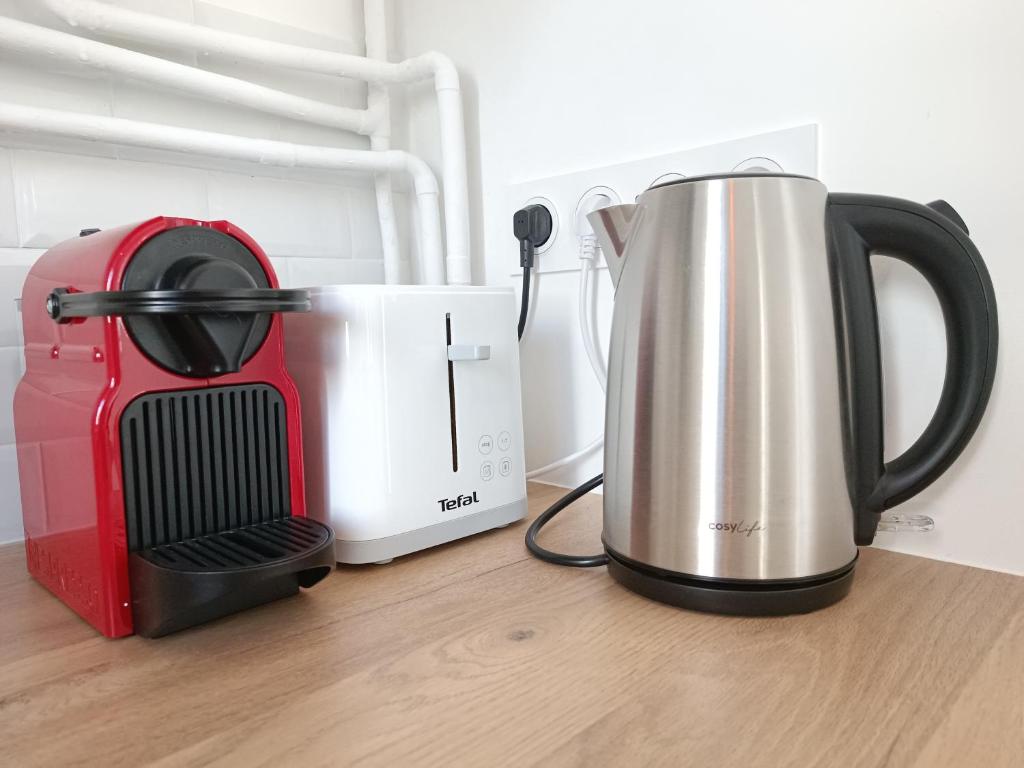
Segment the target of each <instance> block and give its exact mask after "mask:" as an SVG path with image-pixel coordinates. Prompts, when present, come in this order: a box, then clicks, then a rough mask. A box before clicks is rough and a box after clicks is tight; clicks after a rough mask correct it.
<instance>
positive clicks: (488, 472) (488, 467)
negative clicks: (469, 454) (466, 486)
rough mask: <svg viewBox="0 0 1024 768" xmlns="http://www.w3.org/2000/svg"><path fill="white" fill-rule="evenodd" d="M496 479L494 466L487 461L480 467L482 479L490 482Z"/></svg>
mask: <svg viewBox="0 0 1024 768" xmlns="http://www.w3.org/2000/svg"><path fill="white" fill-rule="evenodd" d="M493 477H494V465H493V464H491V462H489V461H485V462H484V463H483V464H481V465H480V479H481V480H490V479H491V478H493Z"/></svg>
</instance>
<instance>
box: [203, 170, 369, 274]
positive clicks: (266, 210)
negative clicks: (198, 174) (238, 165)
mask: <svg viewBox="0 0 1024 768" xmlns="http://www.w3.org/2000/svg"><path fill="white" fill-rule="evenodd" d="M209 199H210V205H209V212H210V216H211V217H212V218H214V219H228V220H229V221H232V222H234V223H235V224H237V225H238V226H240V227H241V228H242V229H244V230H245V231H246V232H248V233H249V234H250V235H252V236H253V237H254V238H256V242H258V243H259V244H260V245H262V246H263V248H264V249H265V250H266V251H267V252H268V253H274V254H281V255H288V256H333V257H342V258H345V257H350V256H351V248H352V235H351V232H350V227H349V216H348V205H349V198H348V194H347V192H346V190H344V189H341V188H337V187H330V186H327V185H324V184H307V183H305V182H293V181H282V180H280V179H267V178H261V177H259V176H240V175H238V174H221V173H216V174H210V178H209Z"/></svg>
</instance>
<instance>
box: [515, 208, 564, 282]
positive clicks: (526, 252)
mask: <svg viewBox="0 0 1024 768" xmlns="http://www.w3.org/2000/svg"><path fill="white" fill-rule="evenodd" d="M553 226H554V222H553V221H552V219H551V211H549V210H548V209H547V208H545V207H544V206H543V205H541V204H540V203H533V204H531V205H527V206H526V207H524V208H520V209H519V210H518V211H516V212H515V215H514V216H512V234H514V235H515V236H516V240H518V241H519V266H520V267H522V268H523V269H530V268H532V267H533V254H534V251H535V250H536V249H537V248H539V247H540V246H542V245H544V243H546V242H547V241H548V238H549V237H551V229H552V227H553Z"/></svg>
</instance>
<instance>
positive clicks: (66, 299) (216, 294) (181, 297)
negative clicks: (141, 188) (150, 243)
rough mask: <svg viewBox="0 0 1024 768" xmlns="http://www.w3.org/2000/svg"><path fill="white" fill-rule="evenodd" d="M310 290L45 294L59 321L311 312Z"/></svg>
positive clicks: (58, 291)
mask: <svg viewBox="0 0 1024 768" xmlns="http://www.w3.org/2000/svg"><path fill="white" fill-rule="evenodd" d="M309 310H310V300H309V291H306V290H301V289H282V288H229V289H209V290H208V289H188V290H178V289H173V290H155V291H94V292H92V293H74V292H71V291H69V290H68V289H66V288H58V289H56V290H55V291H53V292H52V293H50V295H49V296H48V297H47V298H46V311H47V313H48V314H49V315H50V317H52V318H53V319H54V320H56V321H57V322H58V323H67V322H70V321H71V320H72V319H74V318H79V317H105V316H108V315H116V316H123V315H202V314H217V315H227V314H264V313H271V312H308V311H309Z"/></svg>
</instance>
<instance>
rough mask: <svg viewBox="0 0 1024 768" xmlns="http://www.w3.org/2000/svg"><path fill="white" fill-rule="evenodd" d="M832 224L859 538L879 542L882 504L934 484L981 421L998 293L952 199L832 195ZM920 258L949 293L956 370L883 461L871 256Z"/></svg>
mask: <svg viewBox="0 0 1024 768" xmlns="http://www.w3.org/2000/svg"><path fill="white" fill-rule="evenodd" d="M828 223H829V228H830V235H831V243H830V245H831V248H832V253H833V266H834V268H835V270H836V272H837V277H838V280H837V283H838V285H837V286H836V287H837V288H838V291H839V314H840V318H839V324H840V325H841V326H843V329H842V330H844V331H845V332H841V333H840V334H839V335H840V337H841V339H840V347H841V349H842V352H843V354H844V356H845V365H844V367H845V368H846V382H845V386H846V388H847V392H846V395H847V402H848V403H849V406H848V407H849V410H850V413H849V414H848V425H847V429H848V440H849V444H850V448H851V449H852V454H853V455H852V457H851V458H852V460H853V465H854V467H853V469H852V472H853V476H852V477H851V478H850V481H851V492H852V495H853V496H854V500H855V504H856V505H857V518H858V519H857V521H856V538H857V543H858V544H870V543H871V541H872V539H873V537H874V534H875V528H876V527H877V523H878V514H879V513H881V511H882V510H884V509H888V508H890V507H893V506H896V505H897V504H900V503H902V502H904V501H906V500H907V499H909V498H911V497H912V496H914V495H915V494H917V493H920V492H921V491H922V490H924V489H925V488H927V487H928V486H929V485H930V484H931V483H932V482H934V481H935V480H936V479H937V478H938V477H939V476H940V475H941V474H942V473H943V472H945V471H946V469H948V468H949V466H950V465H951V464H952V463H953V461H955V460H956V458H957V457H958V456H959V455H960V453H961V451H963V449H964V447H965V446H966V445H967V442H968V441H969V440H970V438H971V436H972V435H973V434H974V431H975V430H976V429H977V427H978V424H979V422H980V421H981V417H982V414H983V413H984V411H985V406H986V405H987V403H988V399H989V395H990V393H991V391H992V382H993V379H994V377H995V368H996V349H997V345H998V334H999V331H998V323H997V318H996V299H995V293H994V292H993V290H992V282H991V280H990V279H989V275H988V270H987V269H986V268H985V263H984V262H983V261H982V258H981V254H980V253H978V249H977V248H975V246H974V243H972V242H971V240H970V238H968V236H967V235H968V232H967V227H966V225H965V224H964V223H963V220H962V219H961V218H960V217H959V215H958V214H957V213H956V211H954V210H953V208H952V207H951V206H950V205H949V204H948V203H946V202H944V201H936V202H934V203H931V204H929V205H928V206H924V205H920V204H918V203H912V202H909V201H906V200H899V199H896V198H889V197H879V196H873V195H855V194H832V195H829V205H828ZM873 251H881V252H883V253H885V254H887V255H892V256H894V257H896V258H898V259H901V260H903V261H905V262H907V263H908V264H910V265H911V266H913V267H915V268H916V269H917V270H918V271H920V272H921V274H922V275H923V276H924V277H925V279H927V280H928V283H929V284H930V285H931V286H932V289H933V290H934V291H935V293H936V295H937V296H938V299H939V304H940V306H941V307H942V314H943V318H944V320H945V326H946V374H945V381H944V383H943V385H942V393H941V395H940V397H939V404H938V406H937V407H936V409H935V413H934V415H933V416H932V418H931V421H930V422H929V423H928V426H927V427H926V428H925V430H924V432H923V433H922V434H921V436H920V437H919V438H918V439H917V441H916V442H914V444H913V445H911V446H910V448H908V449H907V450H906V452H904V453H903V455H901V456H899V457H898V458H896V459H893V460H892V461H890V462H889V463H888V464H884V463H883V454H882V450H883V443H882V440H883V438H882V389H881V388H882V382H881V356H880V351H879V342H878V315H877V310H876V306H875V294H874V287H873V282H872V280H871V269H870V255H871V253H872V252H873Z"/></svg>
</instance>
